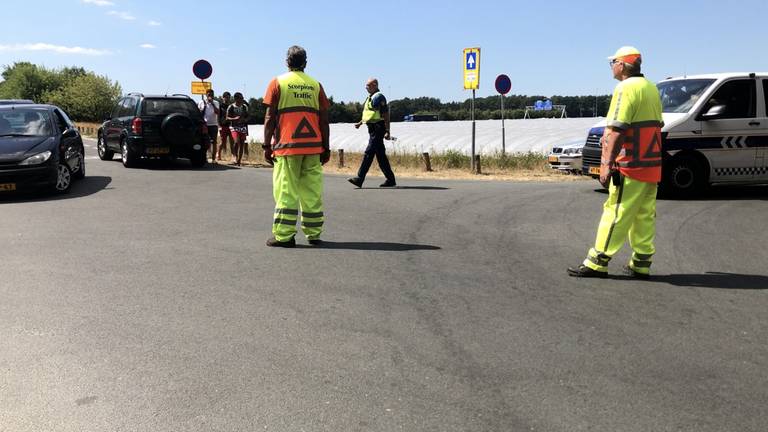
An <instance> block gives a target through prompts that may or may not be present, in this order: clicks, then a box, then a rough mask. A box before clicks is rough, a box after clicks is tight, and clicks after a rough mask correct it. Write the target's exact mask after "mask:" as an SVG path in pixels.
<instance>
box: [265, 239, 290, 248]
mask: <svg viewBox="0 0 768 432" xmlns="http://www.w3.org/2000/svg"><path fill="white" fill-rule="evenodd" d="M267 246H269V247H284V248H292V247H295V246H296V239H295V238H293V237H291V239H290V240H288V241H282V242H281V241H278V240H277V239H276V238H274V237H272V238H270V239H269V240H267Z"/></svg>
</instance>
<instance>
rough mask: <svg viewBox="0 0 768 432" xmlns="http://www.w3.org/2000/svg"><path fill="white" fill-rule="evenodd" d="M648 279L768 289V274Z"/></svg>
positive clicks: (708, 286)
mask: <svg viewBox="0 0 768 432" xmlns="http://www.w3.org/2000/svg"><path fill="white" fill-rule="evenodd" d="M648 281H649V282H659V283H668V284H670V285H675V286H681V287H691V288H721V289H744V290H762V289H768V276H761V275H747V274H738V273H721V272H706V273H702V274H670V275H658V276H656V275H654V276H652V277H651V278H650V279H649V280H648Z"/></svg>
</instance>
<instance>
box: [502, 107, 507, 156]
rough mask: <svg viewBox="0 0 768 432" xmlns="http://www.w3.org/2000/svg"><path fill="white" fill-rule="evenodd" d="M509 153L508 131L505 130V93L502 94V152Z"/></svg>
mask: <svg viewBox="0 0 768 432" xmlns="http://www.w3.org/2000/svg"><path fill="white" fill-rule="evenodd" d="M506 153H507V133H506V131H505V130H504V95H501V154H502V155H504V154H506Z"/></svg>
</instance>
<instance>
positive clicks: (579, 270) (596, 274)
mask: <svg viewBox="0 0 768 432" xmlns="http://www.w3.org/2000/svg"><path fill="white" fill-rule="evenodd" d="M568 276H573V277H583V278H606V277H608V272H604V271H597V270H592V269H591V268H589V267H587V266H585V265H584V264H581V265H580V266H578V267H576V268H573V267H568Z"/></svg>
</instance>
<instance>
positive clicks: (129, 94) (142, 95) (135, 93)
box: [128, 92, 144, 97]
mask: <svg viewBox="0 0 768 432" xmlns="http://www.w3.org/2000/svg"><path fill="white" fill-rule="evenodd" d="M128 96H140V97H144V94H143V93H139V92H131V93H128Z"/></svg>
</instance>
